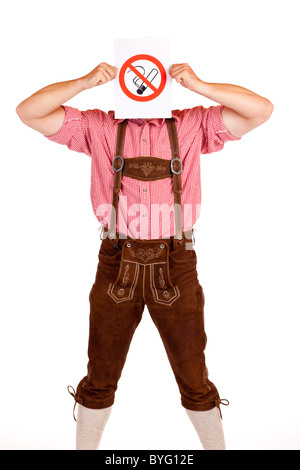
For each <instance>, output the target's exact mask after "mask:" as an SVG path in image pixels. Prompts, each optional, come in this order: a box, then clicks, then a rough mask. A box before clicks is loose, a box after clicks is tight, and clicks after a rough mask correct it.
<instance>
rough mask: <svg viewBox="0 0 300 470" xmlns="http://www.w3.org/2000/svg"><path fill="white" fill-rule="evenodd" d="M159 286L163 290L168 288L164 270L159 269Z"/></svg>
mask: <svg viewBox="0 0 300 470" xmlns="http://www.w3.org/2000/svg"><path fill="white" fill-rule="evenodd" d="M158 282H159V286H160V287H161V288H162V289H163V288H164V287H166V281H165V280H164V272H163V269H162V268H159V277H158Z"/></svg>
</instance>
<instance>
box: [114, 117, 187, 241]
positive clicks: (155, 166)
mask: <svg viewBox="0 0 300 470" xmlns="http://www.w3.org/2000/svg"><path fill="white" fill-rule="evenodd" d="M166 122H167V127H168V133H169V139H170V144H171V149H172V160H171V161H170V160H165V159H162V158H158V157H134V158H126V159H124V157H123V149H124V141H125V133H126V126H127V120H124V121H122V122H121V123H120V124H118V132H117V143H116V155H115V157H114V159H113V161H112V167H113V170H114V188H113V199H112V212H111V220H110V226H109V228H108V229H105V232H108V237H109V238H110V239H112V240H115V242H116V243H117V241H118V234H117V229H116V224H117V222H116V221H117V214H118V203H119V192H120V189H121V183H122V175H123V174H125V175H126V176H129V177H131V178H134V179H140V180H143V181H154V180H158V179H162V178H167V177H171V178H173V189H174V215H175V234H174V238H175V239H177V240H182V207H181V191H182V185H181V173H182V169H183V167H182V160H181V159H180V154H179V145H178V138H177V130H176V125H175V121H174V119H172V118H171V119H166Z"/></svg>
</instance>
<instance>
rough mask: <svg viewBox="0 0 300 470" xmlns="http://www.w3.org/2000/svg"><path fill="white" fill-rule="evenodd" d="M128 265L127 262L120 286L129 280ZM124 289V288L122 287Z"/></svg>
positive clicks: (125, 284)
mask: <svg viewBox="0 0 300 470" xmlns="http://www.w3.org/2000/svg"><path fill="white" fill-rule="evenodd" d="M128 271H129V265H128V264H127V266H126V268H125V272H124V275H123V279H122V283H121V285H122V286H127V284H128V281H129V273H128ZM123 290H124V289H123Z"/></svg>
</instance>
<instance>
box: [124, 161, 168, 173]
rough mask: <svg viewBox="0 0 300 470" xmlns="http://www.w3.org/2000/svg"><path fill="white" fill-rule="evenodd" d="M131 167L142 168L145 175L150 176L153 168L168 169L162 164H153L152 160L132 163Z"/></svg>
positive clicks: (158, 169)
mask: <svg viewBox="0 0 300 470" xmlns="http://www.w3.org/2000/svg"><path fill="white" fill-rule="evenodd" d="M129 168H135V169H139V168H140V169H141V170H142V172H143V173H144V175H145V176H149V175H150V173H152V171H153V170H157V171H166V167H164V166H162V165H153V163H151V162H143V163H142V164H141V165H139V164H138V163H130V164H129Z"/></svg>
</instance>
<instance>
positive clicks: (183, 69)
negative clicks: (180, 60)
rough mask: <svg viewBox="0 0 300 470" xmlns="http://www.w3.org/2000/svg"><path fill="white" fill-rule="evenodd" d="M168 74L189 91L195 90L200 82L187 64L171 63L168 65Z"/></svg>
mask: <svg viewBox="0 0 300 470" xmlns="http://www.w3.org/2000/svg"><path fill="white" fill-rule="evenodd" d="M169 74H170V76H171V77H172V78H174V79H175V80H176V82H178V83H180V85H182V86H184V87H185V88H188V89H189V90H191V91H196V89H197V86H199V83H200V82H201V80H200V78H198V77H197V75H196V74H195V72H194V71H193V70H192V68H191V67H190V66H189V64H173V65H172V66H171V67H170V70H169Z"/></svg>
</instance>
